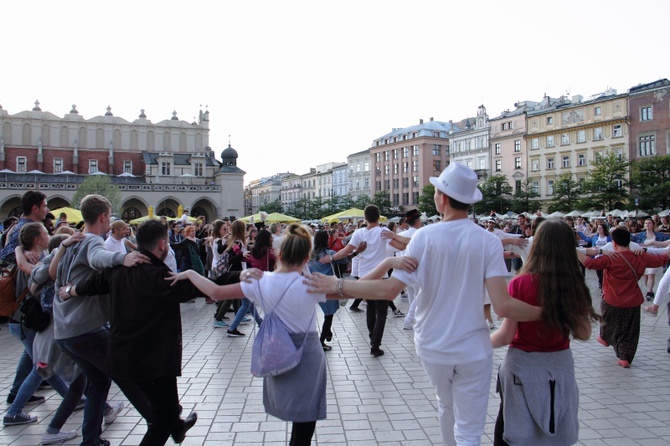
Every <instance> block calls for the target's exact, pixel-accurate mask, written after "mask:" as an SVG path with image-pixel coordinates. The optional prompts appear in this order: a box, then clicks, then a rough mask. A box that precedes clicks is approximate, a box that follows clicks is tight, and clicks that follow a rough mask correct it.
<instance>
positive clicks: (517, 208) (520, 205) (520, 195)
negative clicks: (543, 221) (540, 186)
mask: <svg viewBox="0 0 670 446" xmlns="http://www.w3.org/2000/svg"><path fill="white" fill-rule="evenodd" d="M539 196H540V194H538V193H537V192H535V191H534V190H533V184H532V182H531V181H530V180H528V179H527V180H526V181H523V182H521V187H520V188H519V189H517V190H516V191H514V196H513V197H512V211H514V212H516V213H517V214H520V213H522V212H532V210H531V206H532V205H536V202H535V201H533V199H534V198H538V197H539ZM533 207H536V206H533Z"/></svg>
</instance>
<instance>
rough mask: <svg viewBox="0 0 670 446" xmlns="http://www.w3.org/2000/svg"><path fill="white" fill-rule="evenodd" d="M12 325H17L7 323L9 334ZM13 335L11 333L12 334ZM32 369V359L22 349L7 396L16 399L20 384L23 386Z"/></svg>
mask: <svg viewBox="0 0 670 446" xmlns="http://www.w3.org/2000/svg"><path fill="white" fill-rule="evenodd" d="M12 325H18V324H13V323H11V322H10V323H9V327H10V332H11V326H12ZM12 334H13V333H12ZM19 340H21V337H20V336H19ZM31 350H32V344H31ZM32 369H33V360H32V358H31V357H30V356H29V355H28V352H27V351H26V349H25V348H24V349H23V353H22V354H21V357H20V358H19V362H18V364H16V374H15V375H14V382H13V383H12V388H11V389H9V395H10V396H13V397H15V398H16V395H17V394H18V393H19V388H20V387H21V384H23V381H25V380H26V378H27V377H28V375H29V374H30V371H31V370H32Z"/></svg>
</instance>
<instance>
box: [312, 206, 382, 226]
mask: <svg viewBox="0 0 670 446" xmlns="http://www.w3.org/2000/svg"><path fill="white" fill-rule="evenodd" d="M349 219H352V220H363V219H365V213H364V211H363V210H362V209H358V208H351V209H347V210H346V211H342V212H338V213H337V214H332V215H329V216H327V217H323V218H322V219H321V221H323V222H324V223H325V222H329V223H335V222H337V221H342V220H349ZM387 220H388V218H386V217H385V216H383V215H380V216H379V221H380V222H382V223H383V222H385V221H387Z"/></svg>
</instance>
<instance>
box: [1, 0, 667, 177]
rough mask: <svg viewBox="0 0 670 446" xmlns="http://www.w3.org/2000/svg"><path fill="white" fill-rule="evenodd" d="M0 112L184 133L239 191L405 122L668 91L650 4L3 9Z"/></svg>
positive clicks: (657, 11) (342, 158) (617, 0)
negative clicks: (233, 157)
mask: <svg viewBox="0 0 670 446" xmlns="http://www.w3.org/2000/svg"><path fill="white" fill-rule="evenodd" d="M0 17H2V31H3V34H2V35H3V45H2V46H3V51H2V53H3V57H2V65H3V68H2V69H1V70H0V105H2V107H3V108H4V109H5V110H6V111H8V112H9V113H10V114H15V113H18V112H21V111H23V110H29V109H31V108H32V107H33V103H34V102H35V100H36V99H39V101H40V106H41V108H42V110H44V111H50V112H52V113H54V114H56V115H58V116H63V115H65V114H66V113H68V112H69V110H70V107H71V106H72V104H76V105H77V109H78V111H79V113H80V115H82V116H83V117H84V118H86V119H90V118H93V117H94V116H98V115H102V114H104V113H105V111H106V107H107V106H108V105H109V106H111V107H112V113H113V114H114V115H115V116H119V117H122V118H124V119H126V120H128V121H133V120H134V119H136V118H137V117H138V115H139V114H140V109H145V110H146V112H145V113H146V115H147V117H148V119H150V120H151V121H152V122H154V123H157V122H160V121H162V120H164V119H169V118H171V117H172V111H173V110H176V111H177V116H178V117H179V118H180V119H183V120H186V121H188V122H192V121H193V120H195V119H196V117H197V116H198V112H199V110H200V109H201V108H202V109H203V110H204V109H205V107H206V109H207V110H209V112H210V146H211V147H212V149H213V150H214V151H215V153H216V155H217V157H220V153H221V151H223V150H224V149H225V148H226V147H227V146H228V144H229V142H230V144H231V145H232V147H233V148H235V149H236V150H237V152H238V154H239V158H238V163H237V164H238V167H240V168H241V169H243V170H245V171H246V172H247V174H246V175H245V184H246V183H248V182H250V181H252V180H254V179H258V178H261V177H267V176H271V175H273V174H275V173H278V172H289V171H290V172H293V173H296V174H299V175H300V174H304V173H307V172H308V171H309V169H310V167H315V166H316V165H318V164H325V163H328V162H332V161H335V162H346V157H347V155H349V154H352V153H356V152H359V151H362V150H365V149H368V148H369V147H371V145H372V141H373V140H374V139H376V138H378V137H380V136H382V135H384V134H386V133H388V132H390V131H391V129H392V128H396V127H409V126H411V125H415V124H418V123H419V119H425V120H428V119H430V118H431V117H433V118H434V119H435V120H437V121H449V120H453V121H458V120H461V119H463V118H466V117H472V116H474V115H475V114H476V111H477V107H478V106H479V105H480V104H483V105H484V106H486V108H487V112H488V114H489V116H490V117H491V118H494V117H496V116H499V115H500V113H501V112H503V111H504V110H505V109H513V108H514V103H515V102H518V101H522V100H531V101H539V100H540V99H541V98H542V97H543V96H544V95H545V94H546V95H548V96H552V97H558V96H561V95H566V94H567V95H569V96H572V95H577V94H581V95H582V96H584V97H585V98H588V97H589V96H591V95H593V94H596V93H600V92H604V91H605V90H607V89H608V88H614V89H616V90H617V91H618V93H624V92H626V91H627V90H628V89H629V88H630V87H633V86H635V85H638V84H641V83H648V82H652V81H655V80H658V79H661V78H666V77H670V58H668V57H667V56H666V55H665V54H666V53H667V49H666V48H665V46H664V45H663V43H664V42H666V41H667V35H666V33H667V29H666V28H665V26H666V25H665V23H664V22H665V21H666V20H667V18H668V17H670V2H668V1H667V0H638V1H636V2H629V1H622V0H608V1H601V0H589V1H583V0H581V1H575V0H564V1H561V2H546V1H543V0H534V1H526V0H508V1H499V0H481V1H472V0H471V1H460V2H453V1H447V0H443V1H435V0H425V1H423V0H413V1H396V0H386V1H376V0H370V1H367V0H358V1H350V0H341V1H337V2H325V1H316V0H312V1H291V0H282V1H276V0H275V1H267V0H257V1H228V0H220V1H208V0H203V1H199V2H185V1H169V0H167V1H153V0H143V1H132V2H131V1H126V0H121V1H115V2H91V1H68V2H53V1H44V0H34V1H30V2H21V1H13V2H3V3H2V5H1V6H0Z"/></svg>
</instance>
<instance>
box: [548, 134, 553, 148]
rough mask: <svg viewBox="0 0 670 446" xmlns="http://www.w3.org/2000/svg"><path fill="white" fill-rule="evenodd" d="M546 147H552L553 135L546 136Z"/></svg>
mask: <svg viewBox="0 0 670 446" xmlns="http://www.w3.org/2000/svg"><path fill="white" fill-rule="evenodd" d="M547 147H554V135H549V136H547Z"/></svg>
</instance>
